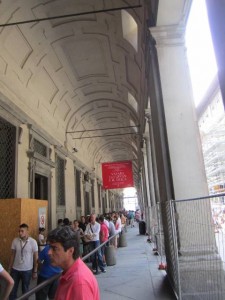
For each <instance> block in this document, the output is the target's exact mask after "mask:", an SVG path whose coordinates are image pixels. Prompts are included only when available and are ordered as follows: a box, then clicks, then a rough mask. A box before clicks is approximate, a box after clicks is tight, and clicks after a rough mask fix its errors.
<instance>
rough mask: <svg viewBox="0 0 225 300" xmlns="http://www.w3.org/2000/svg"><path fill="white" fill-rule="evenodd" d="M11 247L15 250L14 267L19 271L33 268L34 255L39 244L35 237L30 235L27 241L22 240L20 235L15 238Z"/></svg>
mask: <svg viewBox="0 0 225 300" xmlns="http://www.w3.org/2000/svg"><path fill="white" fill-rule="evenodd" d="M11 249H12V250H15V259H14V262H13V266H12V267H13V269H15V270H17V271H28V270H31V269H33V255H34V253H35V252H38V245H37V242H36V241H35V239H33V238H31V237H28V239H27V240H26V241H22V240H21V239H20V238H19V237H18V238H15V239H14V240H13V242H12V246H11Z"/></svg>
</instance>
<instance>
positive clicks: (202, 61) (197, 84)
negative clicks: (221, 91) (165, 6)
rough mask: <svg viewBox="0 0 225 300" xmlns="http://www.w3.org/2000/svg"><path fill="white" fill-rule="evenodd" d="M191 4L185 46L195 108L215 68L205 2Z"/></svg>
mask: <svg viewBox="0 0 225 300" xmlns="http://www.w3.org/2000/svg"><path fill="white" fill-rule="evenodd" d="M192 3H193V4H192V8H191V11H190V15H189V19H188V24H187V30H186V46H187V56H188V63H189V68H190V75H191V81H192V87H193V94H194V101H195V104H196V106H197V105H198V103H199V102H200V101H201V99H202V97H203V96H204V94H205V92H206V91H207V89H208V87H209V85H210V83H211V82H212V80H213V78H214V77H215V75H216V74H217V66H216V60H215V56H214V50H213V45H212V40H211V33H210V29H209V24H208V16H207V9H206V5H205V0H193V1H192Z"/></svg>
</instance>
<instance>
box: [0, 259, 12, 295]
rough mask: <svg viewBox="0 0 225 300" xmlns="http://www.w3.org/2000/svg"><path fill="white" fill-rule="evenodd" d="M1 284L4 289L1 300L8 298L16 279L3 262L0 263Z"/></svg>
mask: <svg viewBox="0 0 225 300" xmlns="http://www.w3.org/2000/svg"><path fill="white" fill-rule="evenodd" d="M2 279H3V280H4V283H3V285H2V283H1V280H2ZM0 284H1V289H3V291H2V294H1V293H0V294H1V295H0V296H1V300H7V299H8V297H9V294H10V293H11V290H12V288H13V285H14V280H13V279H12V277H11V276H10V275H9V273H8V272H7V271H6V270H5V269H4V268H3V266H2V265H1V264H0Z"/></svg>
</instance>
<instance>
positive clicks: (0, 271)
mask: <svg viewBox="0 0 225 300" xmlns="http://www.w3.org/2000/svg"><path fill="white" fill-rule="evenodd" d="M3 270H4V268H3V266H2V265H1V264H0V273H2V271H3Z"/></svg>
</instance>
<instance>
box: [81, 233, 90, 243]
mask: <svg viewBox="0 0 225 300" xmlns="http://www.w3.org/2000/svg"><path fill="white" fill-rule="evenodd" d="M92 239H93V236H92V235H91V234H85V235H84V236H83V237H82V241H83V242H84V243H90V242H91V241H92Z"/></svg>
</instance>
